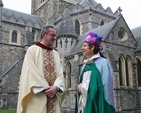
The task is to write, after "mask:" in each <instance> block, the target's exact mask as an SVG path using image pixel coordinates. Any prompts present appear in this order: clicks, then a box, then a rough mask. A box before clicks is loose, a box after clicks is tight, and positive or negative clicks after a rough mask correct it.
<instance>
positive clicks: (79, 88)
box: [77, 84, 82, 94]
mask: <svg viewBox="0 0 141 113" xmlns="http://www.w3.org/2000/svg"><path fill="white" fill-rule="evenodd" d="M81 89H82V84H79V85H78V86H77V90H78V93H79V94H82V92H81Z"/></svg>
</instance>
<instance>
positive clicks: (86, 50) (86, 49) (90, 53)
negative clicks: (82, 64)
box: [81, 43, 95, 58]
mask: <svg viewBox="0 0 141 113" xmlns="http://www.w3.org/2000/svg"><path fill="white" fill-rule="evenodd" d="M94 47H95V46H93V47H92V48H90V46H89V44H88V43H83V46H82V48H81V50H82V52H83V55H84V56H86V57H89V58H91V57H92V56H93V55H94V52H93V50H94Z"/></svg>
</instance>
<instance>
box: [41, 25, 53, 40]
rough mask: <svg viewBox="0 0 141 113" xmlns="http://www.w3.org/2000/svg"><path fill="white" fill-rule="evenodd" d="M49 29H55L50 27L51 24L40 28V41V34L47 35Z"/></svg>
mask: <svg viewBox="0 0 141 113" xmlns="http://www.w3.org/2000/svg"><path fill="white" fill-rule="evenodd" d="M49 28H53V29H55V30H56V27H55V26H54V25H51V24H47V25H44V26H43V27H42V30H41V39H42V33H48V32H49Z"/></svg>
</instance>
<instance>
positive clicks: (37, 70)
mask: <svg viewBox="0 0 141 113" xmlns="http://www.w3.org/2000/svg"><path fill="white" fill-rule="evenodd" d="M41 38H42V41H41V42H38V43H36V44H35V45H32V46H30V47H29V48H28V50H27V53H26V55H25V58H24V62H23V67H22V71H21V76H20V86H19V96H18V106H17V113H62V101H63V98H64V91H65V88H64V76H63V72H62V67H61V64H60V57H59V54H58V52H57V51H55V50H53V49H52V47H51V46H52V45H53V42H54V40H55V39H56V30H55V28H54V26H51V25H46V26H44V27H43V29H42V31H41Z"/></svg>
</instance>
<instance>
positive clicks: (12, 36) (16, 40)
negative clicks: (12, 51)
mask: <svg viewBox="0 0 141 113" xmlns="http://www.w3.org/2000/svg"><path fill="white" fill-rule="evenodd" d="M9 44H14V45H20V44H21V32H20V31H19V30H18V29H12V30H11V31H10V33H9Z"/></svg>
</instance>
